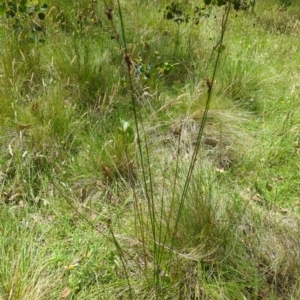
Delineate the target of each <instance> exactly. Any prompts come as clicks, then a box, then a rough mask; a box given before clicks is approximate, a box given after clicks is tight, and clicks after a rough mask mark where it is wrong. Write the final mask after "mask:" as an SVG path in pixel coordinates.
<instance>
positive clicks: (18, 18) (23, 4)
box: [2, 0, 48, 44]
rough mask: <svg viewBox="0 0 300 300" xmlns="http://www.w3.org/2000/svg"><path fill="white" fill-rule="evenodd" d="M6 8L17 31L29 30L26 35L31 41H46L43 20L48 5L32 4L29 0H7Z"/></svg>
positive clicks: (7, 14)
mask: <svg viewBox="0 0 300 300" xmlns="http://www.w3.org/2000/svg"><path fill="white" fill-rule="evenodd" d="M2 10H5V14H6V18H7V19H11V20H12V21H11V23H10V24H11V26H12V29H13V30H14V32H15V33H17V34H19V33H20V32H24V31H27V32H26V34H25V35H24V36H25V37H26V38H27V39H28V40H29V42H38V43H41V44H43V43H44V42H45V39H44V36H45V28H44V23H43V21H44V20H45V17H46V15H45V11H47V10H48V5H47V4H43V5H39V4H30V3H27V0H20V1H10V2H7V5H6V7H4V5H2Z"/></svg>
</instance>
